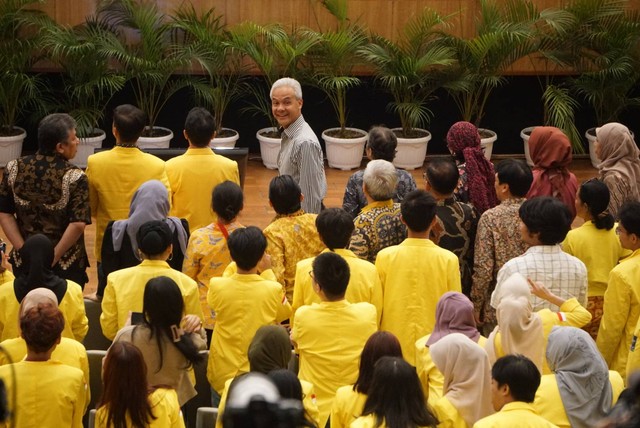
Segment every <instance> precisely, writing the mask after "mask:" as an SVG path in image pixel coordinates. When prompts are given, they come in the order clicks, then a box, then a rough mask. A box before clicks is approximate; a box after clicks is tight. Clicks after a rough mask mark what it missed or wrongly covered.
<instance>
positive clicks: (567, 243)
mask: <svg viewBox="0 0 640 428" xmlns="http://www.w3.org/2000/svg"><path fill="white" fill-rule="evenodd" d="M561 246H562V251H564V252H565V253H567V254H569V255H572V256H575V252H574V251H573V246H572V245H571V231H569V233H568V234H567V237H566V238H564V241H562V244H561Z"/></svg>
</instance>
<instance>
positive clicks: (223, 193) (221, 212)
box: [211, 180, 244, 224]
mask: <svg viewBox="0 0 640 428" xmlns="http://www.w3.org/2000/svg"><path fill="white" fill-rule="evenodd" d="M243 207H244V194H243V193H242V188H241V187H240V186H238V185H237V184H236V183H234V182H233V181H229V180H227V181H223V182H222V183H220V184H218V185H217V186H216V187H214V188H213V192H212V194H211V209H213V212H215V213H216V215H217V216H218V218H219V219H220V220H222V222H223V223H225V224H229V223H231V222H232V221H233V220H234V219H235V218H236V217H238V214H240V211H242V208H243Z"/></svg>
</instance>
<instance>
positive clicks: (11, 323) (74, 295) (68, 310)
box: [0, 280, 89, 342]
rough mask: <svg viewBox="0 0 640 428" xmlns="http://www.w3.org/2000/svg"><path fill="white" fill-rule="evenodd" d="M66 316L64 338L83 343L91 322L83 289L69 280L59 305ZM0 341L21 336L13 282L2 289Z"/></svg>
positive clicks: (0, 297)
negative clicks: (88, 317)
mask: <svg viewBox="0 0 640 428" xmlns="http://www.w3.org/2000/svg"><path fill="white" fill-rule="evenodd" d="M58 307H59V308H60V311H61V312H62V314H63V315H64V330H62V337H68V338H69V339H75V340H77V341H78V342H82V340H83V339H84V337H85V336H86V335H87V331H89V320H87V314H86V312H85V309H84V297H83V296H82V288H80V286H79V285H78V284H76V283H75V282H73V281H69V280H67V292H66V293H65V295H64V296H63V297H62V301H61V302H60V303H59V304H58ZM0 308H2V309H1V310H0V340H7V339H13V338H14V337H19V336H20V323H19V320H18V313H19V312H20V302H18V299H16V295H15V292H14V291H13V282H11V283H7V284H5V285H4V286H2V287H0Z"/></svg>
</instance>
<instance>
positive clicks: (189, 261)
mask: <svg viewBox="0 0 640 428" xmlns="http://www.w3.org/2000/svg"><path fill="white" fill-rule="evenodd" d="M196 236H197V235H196V234H194V233H192V234H191V236H190V237H189V244H188V245H187V253H186V254H185V255H184V261H183V262H182V273H184V274H185V275H187V276H188V277H189V278H191V279H193V280H194V281H197V280H198V272H200V260H201V259H202V254H200V252H199V251H198V248H197V245H196V243H195V237H196Z"/></svg>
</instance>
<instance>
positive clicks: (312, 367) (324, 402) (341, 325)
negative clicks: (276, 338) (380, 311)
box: [291, 252, 378, 427]
mask: <svg viewBox="0 0 640 428" xmlns="http://www.w3.org/2000/svg"><path fill="white" fill-rule="evenodd" d="M312 276H313V289H314V290H315V292H316V293H318V295H319V296H320V298H321V299H322V302H321V303H313V304H312V305H310V306H303V307H301V308H300V309H298V313H297V315H296V318H295V322H294V324H293V328H292V330H291V341H292V342H293V343H294V345H295V347H296V349H297V351H298V352H299V354H300V371H299V374H298V375H299V376H300V379H302V380H306V381H307V382H311V383H312V384H313V385H314V386H315V387H316V394H317V397H318V409H319V411H320V425H319V426H321V427H324V426H325V424H326V423H327V419H328V418H329V414H330V412H331V403H332V401H333V397H334V396H335V394H336V390H337V389H338V388H339V387H340V386H343V385H350V384H353V383H354V382H355V381H356V378H357V376H358V357H359V356H360V354H361V353H362V349H363V348H364V345H365V342H366V341H367V340H368V339H369V336H371V335H372V334H373V333H375V332H376V330H377V329H378V323H377V316H376V308H375V306H373V305H372V304H371V303H366V302H360V303H349V301H348V300H345V298H344V295H345V292H346V290H347V284H348V283H349V265H348V264H347V262H346V261H345V260H344V259H343V258H342V257H340V256H339V255H337V254H335V253H332V252H327V253H322V254H320V255H319V256H318V257H316V258H315V260H314V261H313V272H312Z"/></svg>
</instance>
